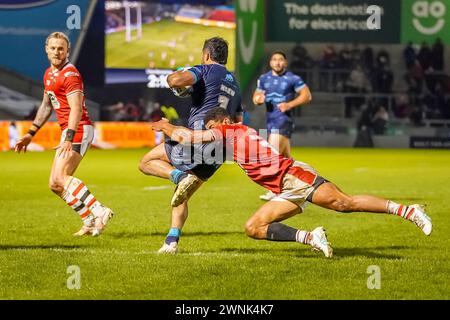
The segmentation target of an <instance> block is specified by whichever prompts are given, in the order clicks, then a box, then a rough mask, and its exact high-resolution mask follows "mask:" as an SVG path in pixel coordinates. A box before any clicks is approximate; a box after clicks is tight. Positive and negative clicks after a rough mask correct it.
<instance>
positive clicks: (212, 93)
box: [188, 63, 242, 129]
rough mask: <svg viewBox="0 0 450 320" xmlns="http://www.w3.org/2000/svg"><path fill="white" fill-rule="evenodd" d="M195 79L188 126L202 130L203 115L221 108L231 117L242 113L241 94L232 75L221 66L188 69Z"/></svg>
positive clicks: (199, 66) (200, 66) (198, 66)
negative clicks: (218, 107)
mask: <svg viewBox="0 0 450 320" xmlns="http://www.w3.org/2000/svg"><path fill="white" fill-rule="evenodd" d="M188 71H189V72H191V73H192V74H193V75H194V77H195V84H194V85H193V92H192V95H191V96H192V107H191V110H190V113H189V120H188V126H189V127H190V128H192V129H194V128H195V129H200V128H202V129H204V125H205V124H204V123H203V119H204V118H205V114H206V113H207V112H208V111H209V110H211V109H213V108H215V107H217V106H221V107H222V108H224V109H226V110H227V111H228V113H229V114H230V115H231V117H233V118H234V117H235V116H236V115H238V114H239V113H241V112H242V106H241V92H240V90H239V85H238V83H237V81H236V78H235V77H234V75H233V74H232V73H231V72H230V71H228V70H227V69H226V68H225V67H224V66H223V65H221V64H217V63H214V64H207V65H197V66H194V67H192V68H190V69H188Z"/></svg>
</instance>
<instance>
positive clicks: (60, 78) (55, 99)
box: [44, 63, 92, 130]
mask: <svg viewBox="0 0 450 320" xmlns="http://www.w3.org/2000/svg"><path fill="white" fill-rule="evenodd" d="M44 88H45V93H46V94H47V95H48V97H49V99H50V102H51V104H52V106H53V109H55V112H56V118H57V119H58V123H59V125H60V126H61V129H62V130H64V129H66V128H67V125H68V122H69V114H70V107H69V103H68V102H67V96H69V95H71V94H73V93H75V92H81V93H83V78H82V77H81V74H80V73H79V72H78V70H77V68H75V66H74V65H73V64H71V63H67V64H66V65H65V66H64V67H63V68H62V69H61V70H55V71H52V68H51V67H49V68H48V69H47V70H45V73H44ZM85 124H92V122H91V119H90V118H89V115H88V112H87V109H86V105H85V98H84V95H83V112H82V115H81V120H80V122H79V124H78V126H82V125H85Z"/></svg>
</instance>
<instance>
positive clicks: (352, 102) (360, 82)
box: [345, 64, 369, 118]
mask: <svg viewBox="0 0 450 320" xmlns="http://www.w3.org/2000/svg"><path fill="white" fill-rule="evenodd" d="M346 91H347V92H350V93H355V94H357V95H360V94H364V93H367V92H368V91H369V81H368V79H367V76H366V74H365V73H364V71H363V69H362V68H361V65H360V64H356V65H355V66H354V68H353V69H352V71H351V72H350V76H349V78H348V80H347V82H346ZM364 100H365V99H364V97H360V96H351V95H349V96H347V97H346V98H345V117H346V118H351V117H352V113H353V109H357V110H359V109H360V107H361V105H362V104H363V103H364Z"/></svg>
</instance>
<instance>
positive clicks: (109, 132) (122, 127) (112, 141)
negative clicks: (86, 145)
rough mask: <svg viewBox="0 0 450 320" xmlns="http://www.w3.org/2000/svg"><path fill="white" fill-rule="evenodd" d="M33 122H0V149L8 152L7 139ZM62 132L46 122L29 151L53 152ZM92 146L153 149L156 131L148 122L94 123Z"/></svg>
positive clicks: (14, 138)
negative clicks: (13, 123)
mask: <svg viewBox="0 0 450 320" xmlns="http://www.w3.org/2000/svg"><path fill="white" fill-rule="evenodd" d="M31 124H32V121H16V122H15V126H16V127H15V128H12V130H10V127H11V122H10V121H0V150H2V151H6V150H9V140H10V139H12V140H17V139H18V138H20V137H21V136H23V135H24V134H26V133H27V132H28V129H29V128H30V126H31ZM60 138H61V129H60V127H59V124H58V123H57V122H47V123H46V124H45V125H44V126H43V127H42V128H41V129H40V130H39V131H38V133H37V134H36V135H35V136H34V138H33V141H32V143H33V146H34V147H32V148H30V151H32V150H43V149H52V148H54V147H56V146H57V145H58V144H59V140H60ZM92 144H93V146H94V147H96V148H101V149H115V148H143V147H154V146H155V145H156V143H155V132H154V131H153V130H152V129H151V128H150V126H149V124H148V123H147V122H96V123H95V134H94V141H93V143H92Z"/></svg>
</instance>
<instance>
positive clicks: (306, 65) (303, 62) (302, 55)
mask: <svg viewBox="0 0 450 320" xmlns="http://www.w3.org/2000/svg"><path fill="white" fill-rule="evenodd" d="M292 56H293V61H292V62H291V63H289V66H290V69H291V70H292V72H293V73H295V74H297V75H299V76H300V77H302V79H303V80H304V81H305V82H308V74H307V72H305V69H310V68H312V67H314V60H313V59H312V58H311V56H310V55H309V53H308V51H307V50H306V48H305V47H303V46H302V45H300V44H297V45H296V46H295V47H294V48H293V49H292Z"/></svg>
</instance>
